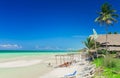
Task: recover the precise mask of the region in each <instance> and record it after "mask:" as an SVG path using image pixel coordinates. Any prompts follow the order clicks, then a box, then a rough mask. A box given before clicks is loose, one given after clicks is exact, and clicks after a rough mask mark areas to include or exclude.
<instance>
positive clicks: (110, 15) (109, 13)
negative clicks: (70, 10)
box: [95, 3, 118, 51]
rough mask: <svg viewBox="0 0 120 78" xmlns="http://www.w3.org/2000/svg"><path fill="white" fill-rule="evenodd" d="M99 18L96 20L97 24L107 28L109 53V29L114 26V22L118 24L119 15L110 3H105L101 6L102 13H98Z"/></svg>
mask: <svg viewBox="0 0 120 78" xmlns="http://www.w3.org/2000/svg"><path fill="white" fill-rule="evenodd" d="M98 14H99V16H98V17H97V18H96V19H95V22H98V23H99V24H100V25H103V26H104V25H105V26H106V51H107V34H108V27H109V26H110V25H113V24H114V22H117V20H116V18H117V17H118V14H116V10H115V9H112V7H111V5H109V4H108V3H104V4H103V5H102V6H101V11H100V12H99V13H98Z"/></svg>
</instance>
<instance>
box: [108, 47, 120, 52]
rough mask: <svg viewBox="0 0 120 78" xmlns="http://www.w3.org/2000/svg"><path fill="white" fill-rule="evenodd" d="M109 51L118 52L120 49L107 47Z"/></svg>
mask: <svg viewBox="0 0 120 78" xmlns="http://www.w3.org/2000/svg"><path fill="white" fill-rule="evenodd" d="M108 50H109V51H120V47H109V48H108Z"/></svg>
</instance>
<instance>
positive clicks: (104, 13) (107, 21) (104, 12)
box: [95, 3, 118, 26]
mask: <svg viewBox="0 0 120 78" xmlns="http://www.w3.org/2000/svg"><path fill="white" fill-rule="evenodd" d="M115 12H116V10H114V9H112V7H111V5H109V4H108V3H104V4H103V5H102V6H101V12H99V13H98V14H99V16H98V17H97V18H96V19H95V22H98V23H99V24H102V25H107V26H109V25H112V24H113V23H114V22H117V20H116V19H115V18H116V17H118V15H117V14H115Z"/></svg>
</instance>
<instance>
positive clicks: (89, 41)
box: [84, 37, 95, 60]
mask: <svg viewBox="0 0 120 78" xmlns="http://www.w3.org/2000/svg"><path fill="white" fill-rule="evenodd" d="M84 44H85V46H86V48H87V50H88V53H89V57H91V58H92V60H93V59H94V57H93V54H92V52H91V51H92V50H94V49H95V40H94V39H92V38H91V37H88V38H87V39H86V41H84Z"/></svg>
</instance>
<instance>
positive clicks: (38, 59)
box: [0, 54, 81, 78]
mask: <svg viewBox="0 0 120 78" xmlns="http://www.w3.org/2000/svg"><path fill="white" fill-rule="evenodd" d="M49 63H50V64H52V66H49V65H48V64H49ZM55 63H56V61H55V54H45V55H44V54H43V55H39V54H36V55H29V56H27V55H24V56H17V57H13V58H0V78H60V77H63V76H64V75H65V74H69V73H72V72H74V71H75V70H77V71H79V70H81V67H80V66H78V65H77V66H76V65H71V66H70V67H67V68H66V67H65V68H54V66H55Z"/></svg>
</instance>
